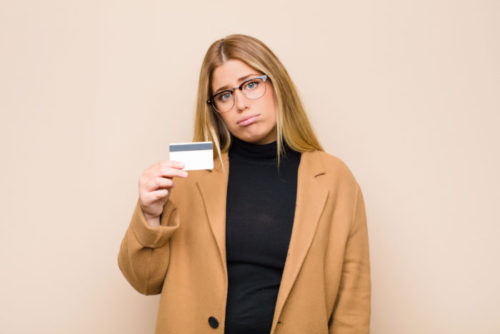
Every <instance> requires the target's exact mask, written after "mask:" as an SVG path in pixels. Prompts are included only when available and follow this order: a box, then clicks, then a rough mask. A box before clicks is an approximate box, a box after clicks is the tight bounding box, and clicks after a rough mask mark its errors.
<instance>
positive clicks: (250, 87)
mask: <svg viewBox="0 0 500 334" xmlns="http://www.w3.org/2000/svg"><path fill="white" fill-rule="evenodd" d="M258 86H259V81H258V80H252V81H249V82H247V83H246V84H245V86H244V89H247V90H253V89H255V88H257V87H258Z"/></svg>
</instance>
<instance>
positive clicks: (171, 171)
mask: <svg viewBox="0 0 500 334" xmlns="http://www.w3.org/2000/svg"><path fill="white" fill-rule="evenodd" d="M157 176H161V177H183V178H186V177H187V176H188V173H187V172H186V171H185V170H180V169H175V168H160V170H159V171H158V174H157Z"/></svg>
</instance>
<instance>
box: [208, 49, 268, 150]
mask: <svg viewBox="0 0 500 334" xmlns="http://www.w3.org/2000/svg"><path fill="white" fill-rule="evenodd" d="M260 75H262V73H259V72H258V71H256V70H254V69H253V68H251V67H250V66H248V65H247V64H245V63H244V62H242V61H240V60H234V59H231V60H228V61H226V62H225V63H224V64H222V65H221V66H219V67H217V68H216V69H215V70H214V72H213V75H212V92H213V94H216V93H217V92H219V91H222V90H226V89H232V88H233V87H238V86H239V85H241V83H242V82H244V81H246V80H248V79H251V78H254V77H257V76H260ZM264 84H265V85H266V91H265V93H264V95H263V96H262V97H260V98H258V99H256V100H252V99H249V98H247V97H246V96H245V95H244V94H243V93H242V91H241V90H239V89H235V90H234V95H233V97H234V105H233V106H232V108H231V109H229V110H228V111H226V112H222V113H219V115H220V116H221V118H222V120H223V121H224V123H225V124H226V126H227V128H228V129H229V131H230V132H231V133H232V134H233V135H234V136H235V137H237V138H239V139H241V140H243V141H246V142H249V143H254V144H269V143H271V142H273V141H275V140H276V102H275V98H274V91H273V87H272V84H271V82H270V81H269V79H268V80H267V81H266V82H265V83H264Z"/></svg>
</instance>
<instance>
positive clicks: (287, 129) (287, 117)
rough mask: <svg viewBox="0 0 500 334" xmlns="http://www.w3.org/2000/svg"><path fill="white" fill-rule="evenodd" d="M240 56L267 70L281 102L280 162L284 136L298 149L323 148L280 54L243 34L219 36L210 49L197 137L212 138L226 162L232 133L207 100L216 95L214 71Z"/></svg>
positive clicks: (200, 84) (204, 65) (217, 154)
mask: <svg viewBox="0 0 500 334" xmlns="http://www.w3.org/2000/svg"><path fill="white" fill-rule="evenodd" d="M230 59H233V60H240V61H242V62H244V63H245V64H247V65H248V66H250V67H252V68H253V69H255V70H257V71H259V72H262V73H264V74H266V75H267V76H268V78H269V80H270V81H271V83H272V87H273V90H274V96H276V102H277V115H276V135H277V156H278V164H279V159H280V156H281V155H282V153H283V139H284V140H285V141H286V143H287V144H288V145H289V146H290V148H292V149H293V150H295V151H298V152H305V151H315V150H320V151H323V148H322V147H321V145H320V143H319V141H318V139H317V138H316V135H315V134H314V131H313V129H312V127H311V124H310V122H309V119H308V118H307V115H306V113H305V110H304V106H303V105H302V102H301V100H300V98H299V95H298V93H297V89H296V88H295V85H294V84H293V82H292V80H291V79H290V76H289V75H288V72H287V71H286V69H285V67H284V66H283V64H282V63H281V62H280V60H279V59H278V57H276V55H275V54H274V53H273V52H272V51H271V50H270V49H269V48H268V47H267V46H266V45H265V44H264V43H262V42H261V41H260V40H258V39H256V38H254V37H251V36H247V35H241V34H234V35H229V36H227V37H225V38H223V39H220V40H217V41H215V42H214V43H212V45H210V47H209V48H208V50H207V53H206V54H205V58H204V59H203V63H202V66H201V71H200V78H199V82H198V101H197V104H196V116H195V125H194V137H193V141H211V142H212V143H213V145H214V147H215V151H214V158H217V157H218V158H219V159H220V160H221V164H222V159H221V156H222V153H223V152H227V151H228V150H229V146H230V144H231V135H230V132H229V130H228V128H227V127H226V125H225V124H224V121H223V120H222V118H221V117H220V115H219V114H218V113H217V112H216V111H215V110H213V109H212V107H211V106H210V105H209V104H207V102H206V101H207V100H208V99H209V97H210V96H212V87H211V86H212V85H211V83H212V74H213V72H214V70H215V69H216V68H217V67H218V66H220V65H222V64H223V63H224V62H226V61H228V60H230Z"/></svg>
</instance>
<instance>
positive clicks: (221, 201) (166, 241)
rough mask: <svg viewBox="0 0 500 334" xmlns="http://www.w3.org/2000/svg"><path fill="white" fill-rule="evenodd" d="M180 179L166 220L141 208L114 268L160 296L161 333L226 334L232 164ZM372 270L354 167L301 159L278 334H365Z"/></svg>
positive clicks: (315, 155) (315, 157)
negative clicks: (154, 220) (150, 219)
mask: <svg viewBox="0 0 500 334" xmlns="http://www.w3.org/2000/svg"><path fill="white" fill-rule="evenodd" d="M222 160H223V162H224V165H225V167H226V168H225V170H223V169H222V168H221V164H220V163H219V161H218V160H216V161H215V163H214V169H213V170H212V171H208V170H204V171H191V172H189V176H188V178H186V179H182V178H176V179H175V182H176V185H175V188H173V189H172V193H171V195H170V198H169V200H168V201H167V203H166V205H165V207H164V211H163V214H162V217H161V226H158V227H151V226H149V225H148V224H147V223H146V221H145V219H144V216H143V213H142V211H141V208H140V206H139V202H137V206H136V208H135V211H134V213H133V216H132V219H131V222H130V225H129V227H128V230H127V232H126V234H125V236H124V238H123V241H122V244H121V248H120V252H119V255H118V264H119V267H120V269H121V271H122V272H123V275H124V276H125V277H126V279H127V280H128V281H129V282H130V284H131V285H132V286H133V287H134V288H135V289H136V290H137V291H139V292H140V293H142V294H145V295H152V294H161V297H160V305H159V310H158V317H157V323H156V334H203V333H220V334H222V333H224V317H225V307H226V294H227V284H228V281H227V267H226V250H225V224H226V219H225V214H226V194H227V182H228V170H229V161H228V155H227V153H224V154H223V155H222ZM370 282H371V281H370V264H369V252H368V232H367V225H366V215H365V207H364V200H363V195H362V193H361V190H360V187H359V185H358V183H357V182H356V180H355V178H354V177H353V175H352V173H351V172H350V170H349V169H348V167H347V166H346V165H345V164H344V163H343V162H342V161H341V160H340V159H338V158H337V157H334V156H332V155H329V154H327V153H325V152H320V151H314V152H304V153H303V154H302V158H301V162H300V165H299V170H298V184H297V201H296V211H295V219H294V223H293V229H292V235H291V240H290V245H289V249H288V254H287V258H286V262H285V267H284V271H283V276H282V280H281V285H280V289H279V293H278V298H277V302H276V307H275V312H274V318H273V323H272V330H271V333H272V334H309V333H310V334H327V333H328V334H333V333H335V334H366V333H368V332H369V323H370V295H371V291H370V289H371V283H370Z"/></svg>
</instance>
